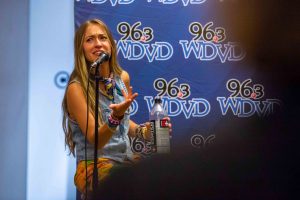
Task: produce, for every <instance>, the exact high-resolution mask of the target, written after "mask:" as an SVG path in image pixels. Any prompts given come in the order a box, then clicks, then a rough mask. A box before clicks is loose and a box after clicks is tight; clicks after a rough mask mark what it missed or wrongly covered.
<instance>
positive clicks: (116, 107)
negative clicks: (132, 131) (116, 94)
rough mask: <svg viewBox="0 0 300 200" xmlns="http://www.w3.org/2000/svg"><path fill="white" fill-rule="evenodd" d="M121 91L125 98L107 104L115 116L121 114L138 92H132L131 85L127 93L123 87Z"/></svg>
mask: <svg viewBox="0 0 300 200" xmlns="http://www.w3.org/2000/svg"><path fill="white" fill-rule="evenodd" d="M121 91H122V94H123V96H124V99H125V100H124V101H123V102H122V103H118V104H111V105H110V106H109V108H110V109H112V114H113V115H114V116H116V117H121V116H123V115H124V113H125V112H126V110H127V109H128V108H129V106H130V105H131V103H132V102H133V100H134V99H135V98H136V97H137V96H138V93H134V94H132V87H129V90H128V95H127V94H126V92H125V91H124V90H123V89H122V90H121Z"/></svg>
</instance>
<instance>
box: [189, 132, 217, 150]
mask: <svg viewBox="0 0 300 200" xmlns="http://www.w3.org/2000/svg"><path fill="white" fill-rule="evenodd" d="M215 138H216V136H215V135H209V136H207V137H206V138H205V137H204V136H203V135H199V134H195V135H193V136H192V137H191V144H192V146H193V147H195V148H198V149H202V148H206V147H208V146H209V145H210V144H212V143H213V141H214V140H215Z"/></svg>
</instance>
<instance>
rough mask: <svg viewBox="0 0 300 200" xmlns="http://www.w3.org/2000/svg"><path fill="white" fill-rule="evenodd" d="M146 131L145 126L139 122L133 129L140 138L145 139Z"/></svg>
mask: <svg viewBox="0 0 300 200" xmlns="http://www.w3.org/2000/svg"><path fill="white" fill-rule="evenodd" d="M146 132H147V127H146V125H145V124H140V125H138V126H137V127H136V129H135V134H136V136H137V137H139V138H141V139H145V136H144V135H145V133H146Z"/></svg>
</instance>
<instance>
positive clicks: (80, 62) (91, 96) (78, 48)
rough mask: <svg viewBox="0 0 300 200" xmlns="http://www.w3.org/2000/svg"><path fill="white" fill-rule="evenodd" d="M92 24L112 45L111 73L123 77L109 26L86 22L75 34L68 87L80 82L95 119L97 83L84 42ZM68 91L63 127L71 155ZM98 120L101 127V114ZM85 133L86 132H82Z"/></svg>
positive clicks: (96, 21) (97, 22) (92, 21)
mask: <svg viewBox="0 0 300 200" xmlns="http://www.w3.org/2000/svg"><path fill="white" fill-rule="evenodd" d="M91 24H96V25H99V26H100V27H101V28H103V29H104V30H105V32H106V34H107V36H108V39H109V42H110V45H111V55H110V59H109V68H110V71H111V72H112V73H114V74H116V75H121V73H122V68H121V67H120V65H119V63H118V61H117V47H116V44H115V41H114V38H113V36H112V34H111V32H110V30H109V28H108V27H107V25H106V24H105V23H104V22H103V21H101V20H99V19H92V20H88V21H86V22H84V23H83V24H82V25H81V26H80V27H79V28H78V29H77V31H76V33H75V38H74V61H75V66H74V69H73V71H72V73H71V75H70V78H69V81H68V85H69V84H70V82H71V81H73V80H77V81H79V82H80V84H81V87H82V91H83V93H84V95H85V96H86V97H88V105H89V112H91V114H92V115H93V116H94V117H95V112H94V108H95V81H94V80H92V79H89V78H88V64H87V60H86V58H85V56H84V52H83V42H84V34H85V32H86V29H87V27H88V26H89V25H91ZM88 81H89V82H90V86H92V88H90V89H89V90H88V91H87V85H88ZM67 90H68V86H67V88H66V90H65V95H64V98H63V101H62V110H63V120H62V127H63V130H64V133H65V146H68V148H69V150H70V154H71V153H72V154H73V155H75V153H74V149H75V143H74V142H73V139H72V131H71V127H70V121H69V118H68V117H69V112H68V107H67V95H66V94H67ZM98 118H99V119H100V126H101V125H102V124H103V120H101V119H102V117H101V114H100V112H99V115H98ZM82 131H85V130H82Z"/></svg>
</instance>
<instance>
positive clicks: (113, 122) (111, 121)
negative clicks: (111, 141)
mask: <svg viewBox="0 0 300 200" xmlns="http://www.w3.org/2000/svg"><path fill="white" fill-rule="evenodd" d="M107 122H108V123H107V125H108V126H109V127H110V128H116V127H117V126H119V125H120V120H118V119H114V118H113V117H112V114H110V115H109V117H108V120H107Z"/></svg>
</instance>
